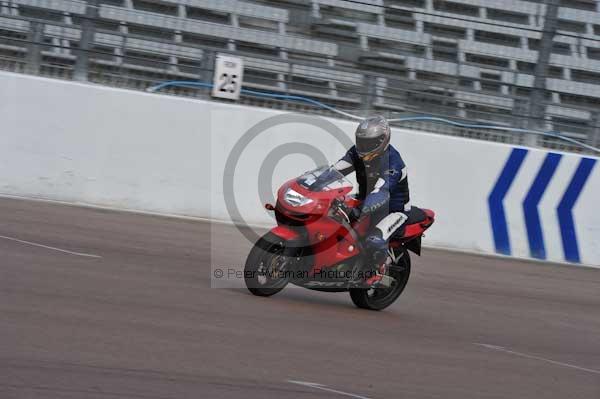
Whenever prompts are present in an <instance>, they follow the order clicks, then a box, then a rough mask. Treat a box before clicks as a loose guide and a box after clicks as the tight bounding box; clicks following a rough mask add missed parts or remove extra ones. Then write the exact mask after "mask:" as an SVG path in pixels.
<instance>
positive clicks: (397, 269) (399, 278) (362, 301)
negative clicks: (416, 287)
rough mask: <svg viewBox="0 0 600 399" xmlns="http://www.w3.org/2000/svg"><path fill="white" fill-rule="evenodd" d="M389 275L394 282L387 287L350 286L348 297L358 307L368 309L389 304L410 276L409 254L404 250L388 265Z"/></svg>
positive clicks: (398, 294) (380, 308)
mask: <svg viewBox="0 0 600 399" xmlns="http://www.w3.org/2000/svg"><path fill="white" fill-rule="evenodd" d="M388 273H389V275H390V276H391V277H393V278H394V282H393V283H392V285H391V286H390V287H387V288H366V289H365V288H352V289H350V298H352V302H354V304H355V305H356V306H358V307H359V308H363V309H369V310H382V309H385V308H387V307H388V306H390V305H391V304H392V303H394V301H395V300H396V299H398V297H399V296H400V294H402V291H404V288H405V287H406V284H407V283H408V278H409V276H410V255H409V254H408V251H406V250H404V252H403V253H402V256H401V257H400V258H399V259H398V261H397V262H394V263H392V264H391V265H390V267H389V272H388Z"/></svg>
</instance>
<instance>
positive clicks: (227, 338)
mask: <svg viewBox="0 0 600 399" xmlns="http://www.w3.org/2000/svg"><path fill="white" fill-rule="evenodd" d="M434 227H435V226H434ZM0 235H1V236H2V238H0V398H2V399H12V398H19V399H20V398H36V399H37V398H48V399H57V398H60V399H62V398H73V399H81V398H98V399H100V398H102V399H111V398H128V399H129V398H131V399H137V398H144V399H146V398H147V399H154V398H156V399H158V398H194V399H197V398H250V399H254V398H283V399H288V398H304V399H312V398H315V399H316V398H338V397H339V398H344V397H352V396H348V395H354V396H353V397H366V398H371V399H378V398H461V399H465V398H561V399H564V398H589V399H598V398H600V270H595V269H588V268H579V267H566V266H557V265H549V264H540V263H532V262H520V261H514V260H504V259H497V258H487V257H480V256H473V255H464V254H457V253H450V252H444V251H435V250H425V251H424V254H423V257H422V258H416V257H415V258H413V273H412V276H411V281H410V282H409V285H408V287H407V289H406V291H405V292H404V294H403V295H402V297H401V298H400V300H399V301H398V302H396V303H395V304H394V305H392V306H391V307H390V308H388V309H387V310H385V311H382V312H371V311H365V310H359V309H357V308H355V307H354V306H353V305H352V303H351V301H350V299H349V297H348V295H347V294H345V293H339V294H328V293H318V292H313V291H308V290H304V289H294V288H286V289H285V290H284V291H283V292H281V293H280V294H278V295H276V296H274V297H271V298H259V297H254V296H252V295H250V294H249V293H248V292H247V291H245V290H241V289H233V288H228V289H216V288H211V270H213V271H214V268H215V266H224V265H227V266H233V265H236V264H237V265H241V264H243V261H244V259H245V256H246V254H247V252H248V249H249V247H250V244H249V243H247V242H246V241H245V240H244V239H241V238H240V236H239V234H238V233H237V231H236V230H235V229H234V228H233V227H231V226H226V225H217V224H212V225H211V224H208V223H204V222H199V221H190V220H181V219H170V218H164V217H155V216H148V215H139V214H130V213H121V212H113V211H104V210H96V209H88V208H79V207H71V206H64V205H57V204H49V203H42V202H31V201H23V200H15V199H2V200H0ZM15 239H16V240H20V241H15ZM33 244H39V245H44V247H41V246H38V245H33ZM49 247H53V248H55V249H52V248H49ZM57 249H62V250H67V251H71V252H73V253H68V252H60V251H58V250H57ZM75 253H78V254H75ZM82 254H88V255H95V256H99V257H90V256H82ZM211 254H212V259H211ZM482 344H483V345H482ZM497 347H502V348H504V349H500V348H497ZM289 380H296V381H304V382H310V383H318V384H322V386H319V387H314V386H308V385H302V384H298V383H291V382H289ZM340 392H341V393H340Z"/></svg>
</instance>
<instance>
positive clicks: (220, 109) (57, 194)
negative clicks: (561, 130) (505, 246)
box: [0, 73, 600, 266]
mask: <svg viewBox="0 0 600 399" xmlns="http://www.w3.org/2000/svg"><path fill="white" fill-rule="evenodd" d="M281 114H282V113H281V112H280V111H273V110H267V109H261V108H251V107H245V106H237V105H229V104H221V103H215V102H204V101H198V100H191V99H182V98H174V97H169V96H163V95H155V94H145V93H140V92H134V91H126V90H118V89H112V88H107V87H100V86H91V85H83V84H77V83H72V82H63V81H57V80H49V79H43V78H35V77H29V76H24V75H16V74H9V73H0V123H1V128H0V194H7V195H20V196H27V197H37V198H47V199H54V200H62V201H68V202H78V203H86V204H95V205H103V206H111V207H117V208H123V209H132V210H143V211H152V212H159V213H169V214H179V215H188V216H196V217H209V218H215V219H219V220H228V219H230V216H229V213H228V211H227V209H226V207H225V199H224V198H223V184H222V182H223V175H224V166H225V162H226V160H227V157H228V156H229V154H230V152H231V149H232V148H233V147H234V146H235V143H236V142H238V140H239V139H240V138H241V137H242V136H243V135H244V134H246V133H247V132H248V130H249V129H250V127H252V126H254V125H255V124H256V123H258V122H261V121H264V120H265V119H267V118H270V117H273V116H276V115H281ZM313 120H314V118H313ZM327 121H328V122H329V123H332V124H333V125H335V126H337V127H338V128H340V129H341V130H342V131H343V132H345V134H346V135H347V138H348V139H349V138H351V136H352V133H353V131H354V128H355V124H354V123H351V122H347V121H338V120H334V119H328V120H327ZM290 142H299V143H302V145H303V146H306V145H312V146H313V147H314V148H317V149H319V150H320V151H321V152H322V155H323V156H324V158H325V159H327V160H329V161H330V162H333V161H335V160H337V159H338V158H339V157H340V156H341V155H342V154H343V152H344V151H345V148H344V146H343V145H342V144H340V143H339V142H338V140H337V139H335V138H334V137H333V136H331V135H330V134H329V133H327V132H325V131H323V130H322V129H321V128H319V127H316V126H311V125H309V124H307V123H302V122H299V121H297V122H294V123H285V124H280V125H278V126H274V127H272V128H270V129H267V130H265V131H264V132H263V133H262V134H260V135H259V136H258V137H257V138H255V139H254V140H252V141H251V142H250V143H249V144H248V145H247V146H246V147H245V149H244V151H243V152H242V155H241V157H240V159H239V162H238V166H237V168H236V170H235V171H228V172H227V173H234V182H235V197H236V202H237V204H238V206H239V209H240V213H241V215H242V216H243V218H244V219H245V220H246V221H247V222H249V223H253V224H269V223H272V219H271V216H270V215H269V214H268V213H267V212H266V211H265V210H264V208H263V207H262V204H261V201H260V200H259V198H258V191H257V186H258V174H259V170H260V167H261V165H262V164H263V162H264V159H265V157H267V155H268V154H269V153H270V152H271V151H272V150H273V149H274V148H276V147H277V146H279V145H284V144H286V143H290ZM392 143H393V145H394V146H396V148H398V149H399V151H400V152H401V154H402V156H403V158H404V160H405V161H406V163H407V165H408V168H409V182H410V188H411V196H412V202H413V204H414V205H419V206H422V207H427V208H431V209H433V210H435V211H436V213H437V221H436V224H435V225H434V226H433V227H432V228H431V229H430V232H429V234H427V237H426V240H425V242H426V243H427V244H429V245H435V246H442V247H448V248H456V249H460V250H470V251H477V252H482V253H490V254H493V253H495V252H496V249H495V246H494V240H493V233H492V228H491V223H490V212H489V209H488V202H487V199H488V196H489V194H490V192H491V190H492V188H493V187H494V185H495V184H496V181H497V178H498V176H499V175H500V173H501V171H502V169H503V168H504V165H505V163H506V160H507V159H508V157H509V155H510V154H511V152H512V151H513V148H512V147H510V146H507V145H502V144H495V143H489V142H484V141H474V140H466V139H460V138H452V137H445V136H439V135H433V134H427V133H423V132H415V131H409V130H403V129H394V133H393V139H392ZM546 156H547V152H545V151H541V150H533V149H532V150H529V152H528V154H527V156H526V158H525V160H524V162H523V164H522V166H521V168H520V169H519V171H518V173H517V174H516V177H515V179H514V182H513V184H512V185H511V187H510V190H509V191H508V193H507V195H506V198H505V200H504V205H505V210H506V216H507V223H508V231H509V239H510V244H511V247H512V252H511V253H512V255H513V256H517V257H530V246H529V244H528V235H527V231H526V227H525V222H524V215H523V207H522V202H523V199H524V198H525V196H526V195H527V192H528V191H529V189H530V187H531V185H532V182H533V181H534V179H535V176H536V175H537V173H538V171H539V169H540V165H541V164H542V162H543V160H544V159H545V157H546ZM580 160H581V157H580V156H576V155H569V154H564V155H563V156H562V158H561V160H560V163H559V166H558V168H557V169H556V173H555V174H554V175H553V177H552V179H551V180H550V183H549V185H548V187H547V189H546V190H545V191H544V195H543V197H542V198H541V201H540V204H539V210H540V217H541V226H542V232H543V240H544V243H545V247H546V258H547V259H548V260H552V261H564V260H565V256H564V249H563V245H562V241H561V233H560V226H559V224H558V221H557V214H556V207H557V204H558V203H559V202H560V200H561V198H562V196H563V194H564V192H565V190H566V188H567V187H568V185H569V183H570V181H571V179H572V177H573V173H574V171H575V169H576V168H577V166H578V165H579V162H580ZM313 166H314V163H313V161H312V160H311V159H310V158H309V157H307V156H306V155H300V154H293V155H289V156H286V157H284V158H283V159H282V160H281V161H280V162H279V163H278V164H277V166H276V168H275V170H274V174H273V182H272V185H271V187H272V190H273V191H274V190H275V188H276V187H277V186H279V185H280V184H281V183H282V182H283V181H285V180H287V179H289V178H292V177H294V176H296V175H298V174H300V173H301V172H303V171H305V170H308V169H311V168H312V167H313ZM599 169H600V167H599V166H598V165H595V167H594V168H593V170H592V173H591V175H590V177H589V179H587V181H586V184H585V185H584V187H583V190H582V192H581V195H580V196H579V198H578V201H577V202H576V206H575V208H574V212H573V214H574V220H575V226H576V234H577V245H578V249H579V253H580V258H581V262H582V263H584V264H588V265H596V266H598V265H600V215H599V213H598V212H597V209H596V208H597V207H598V204H600V201H599V200H600V170H599ZM228 200H229V201H231V198H229V199H228Z"/></svg>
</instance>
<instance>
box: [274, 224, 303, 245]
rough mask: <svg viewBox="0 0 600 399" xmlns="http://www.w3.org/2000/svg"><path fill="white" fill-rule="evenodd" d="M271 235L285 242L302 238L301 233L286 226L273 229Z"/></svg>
mask: <svg viewBox="0 0 600 399" xmlns="http://www.w3.org/2000/svg"><path fill="white" fill-rule="evenodd" d="M271 233H273V234H275V235H276V236H277V237H281V238H282V239H283V240H285V241H290V240H295V239H298V238H300V233H298V232H297V231H294V230H292V229H290V228H289V227H286V226H277V227H273V228H272V229H271Z"/></svg>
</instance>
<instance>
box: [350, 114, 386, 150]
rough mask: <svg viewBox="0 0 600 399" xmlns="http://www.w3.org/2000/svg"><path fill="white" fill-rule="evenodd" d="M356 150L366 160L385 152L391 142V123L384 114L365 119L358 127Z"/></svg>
mask: <svg viewBox="0 0 600 399" xmlns="http://www.w3.org/2000/svg"><path fill="white" fill-rule="evenodd" d="M355 135H356V151H357V152H358V155H359V156H360V157H361V158H362V159H363V160H364V161H370V160H371V159H373V158H375V157H377V156H379V155H381V154H383V153H384V152H385V150H386V149H387V147H388V145H389V144H390V125H389V124H388V121H387V120H386V119H385V118H384V117H383V116H373V117H371V118H367V119H365V120H363V121H362V122H361V123H360V125H358V128H357V129H356V133H355Z"/></svg>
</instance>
